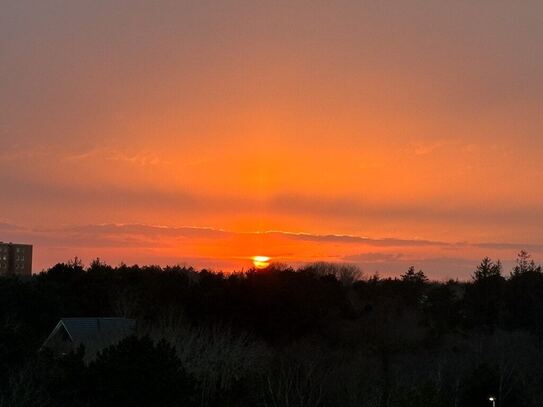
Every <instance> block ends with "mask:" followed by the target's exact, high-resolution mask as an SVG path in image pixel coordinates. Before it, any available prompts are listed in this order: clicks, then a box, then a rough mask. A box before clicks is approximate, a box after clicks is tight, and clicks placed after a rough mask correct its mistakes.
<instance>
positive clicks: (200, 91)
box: [0, 0, 543, 279]
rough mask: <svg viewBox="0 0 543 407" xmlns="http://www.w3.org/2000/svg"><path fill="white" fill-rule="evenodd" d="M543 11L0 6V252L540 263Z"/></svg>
mask: <svg viewBox="0 0 543 407" xmlns="http://www.w3.org/2000/svg"><path fill="white" fill-rule="evenodd" d="M542 38H543V3H542V2H540V1H528V0H527V1H522V2H513V1H501V0H497V1H450V2H442V1H367V2H365V1H341V0H340V1H319V0H312V1H293V0H289V1H279V0H278V1H257V0H250V1H249V0H247V1H207V0H194V1H138V0H126V1H105V0H104V1H98V0H93V1H81V0H79V1H73V0H70V1H68V0H66V1H60V0H59V1H53V0H35V1H25V0H0V146H1V147H0V240H3V241H16V242H24V243H32V244H34V245H35V249H34V250H35V256H34V271H39V270H41V269H42V268H44V267H49V266H51V265H53V264H54V263H56V262H59V261H65V260H67V259H69V258H72V257H74V256H76V255H77V256H79V257H81V258H83V260H84V261H85V262H87V263H88V262H89V261H90V260H91V259H92V258H96V257H100V258H102V259H103V260H105V261H107V262H109V263H112V264H118V263H119V262H121V261H124V262H126V263H129V264H132V263H136V262H137V263H140V264H162V265H166V264H177V263H180V264H187V265H194V266H196V267H198V268H200V267H211V268H213V269H215V270H224V271H231V270H234V269H238V270H239V269H241V268H248V267H250V266H251V261H250V258H251V257H252V256H255V255H264V256H270V257H271V258H272V259H273V260H275V261H280V262H283V263H288V264H292V265H299V264H303V263H305V262H312V261H317V260H325V261H333V262H350V263H357V264H359V265H360V266H361V267H362V269H363V271H364V272H365V273H366V274H367V275H368V274H372V273H374V272H375V271H379V272H380V274H381V275H398V274H399V273H400V272H402V271H404V270H405V269H406V268H407V267H408V266H409V265H411V264H414V265H415V266H416V267H417V268H422V269H423V270H424V271H425V272H426V273H427V274H428V275H429V276H430V277H432V278H435V279H444V278H449V277H452V278H457V277H458V278H461V279H463V278H468V277H469V273H470V271H471V270H472V269H473V268H474V266H475V265H476V264H477V263H478V262H479V261H480V259H481V258H482V257H483V256H485V255H488V256H491V257H493V258H500V259H502V260H503V261H504V262H505V263H506V265H507V266H509V265H510V263H511V261H513V260H514V258H515V256H516V253H517V251H518V250H520V249H521V248H525V249H527V250H528V251H530V252H531V253H532V255H533V257H534V258H535V259H536V260H540V261H543V193H542V192H541V184H542V182H541V180H542V179H543V159H542V154H541V152H542V151H543V150H542V149H543V111H542V110H543V75H542V72H543V41H542Z"/></svg>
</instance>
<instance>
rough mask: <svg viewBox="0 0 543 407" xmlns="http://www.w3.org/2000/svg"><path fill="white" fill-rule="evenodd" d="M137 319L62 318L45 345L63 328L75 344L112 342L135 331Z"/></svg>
mask: <svg viewBox="0 0 543 407" xmlns="http://www.w3.org/2000/svg"><path fill="white" fill-rule="evenodd" d="M135 326H136V320H134V319H127V318H62V319H61V320H60V321H59V322H58V324H57V325H56V326H55V328H54V329H53V331H52V332H51V334H50V335H49V337H48V338H47V339H46V340H45V342H44V344H43V346H47V344H48V342H49V341H50V340H51V339H52V338H53V337H55V335H56V334H57V333H59V332H61V331H62V330H63V329H64V330H65V331H66V333H67V334H68V336H69V338H70V340H71V342H72V343H74V344H77V345H79V344H84V345H88V344H89V343H91V342H96V341H101V342H112V341H115V340H119V339H121V338H122V337H124V336H127V335H130V334H131V333H133V331H134V329H135Z"/></svg>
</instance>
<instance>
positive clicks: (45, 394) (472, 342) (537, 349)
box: [0, 252, 543, 407]
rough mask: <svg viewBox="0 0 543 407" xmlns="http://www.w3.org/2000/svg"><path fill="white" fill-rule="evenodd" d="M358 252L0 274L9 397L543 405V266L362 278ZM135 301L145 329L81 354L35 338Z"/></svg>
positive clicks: (93, 401)
mask: <svg viewBox="0 0 543 407" xmlns="http://www.w3.org/2000/svg"><path fill="white" fill-rule="evenodd" d="M358 276H359V272H358V271H357V270H356V269H355V268H352V267H348V266H338V265H326V264H323V263H320V264H316V265H312V266H307V267H304V268H303V269H300V270H294V269H292V268H288V267H285V266H279V265H278V266H272V267H270V268H269V269H267V270H264V271H256V270H250V271H248V272H245V273H238V274H232V275H224V274H221V273H212V272H209V271H206V270H202V271H199V272H197V271H195V270H193V269H192V268H185V267H167V268H160V267H156V266H149V267H139V266H130V267H129V266H126V265H121V266H119V267H111V266H109V265H106V264H104V263H102V262H100V261H99V260H97V261H94V262H93V263H92V264H91V265H90V266H89V267H87V268H85V267H83V265H82V264H81V262H80V261H79V260H77V259H75V260H74V261H71V262H68V263H66V264H58V265H56V266H54V267H52V268H51V269H50V270H48V271H47V272H44V273H41V274H40V275H37V276H34V277H33V278H32V279H30V280H28V281H20V280H18V279H15V278H0V407H6V406H23V407H24V406H94V405H116V406H122V405H130V406H138V405H141V406H144V405H145V406H147V405H154V406H178V405H179V406H181V405H182V406H190V405H200V406H284V405H289V406H337V405H341V406H387V407H393V406H422V405H424V406H451V407H452V406H460V405H465V406H488V405H489V401H488V397H489V396H490V395H493V396H495V397H497V398H498V404H497V405H498V406H500V407H505V406H521V407H524V406H526V407H529V406H540V405H543V391H542V390H541V389H540V383H543V369H542V368H541V366H542V365H543V349H542V348H541V346H542V343H543V341H542V339H543V272H542V270H541V267H540V266H539V265H536V263H535V262H534V261H532V259H531V258H530V257H529V255H528V254H527V253H525V252H521V253H520V254H519V259H518V262H517V265H516V267H515V268H514V269H513V270H512V272H511V273H510V274H509V275H507V276H505V275H504V273H503V268H502V265H501V263H500V262H493V261H492V260H491V259H488V258H485V259H483V261H482V262H481V264H480V265H479V266H477V268H476V269H475V271H474V274H473V278H472V281H469V282H458V281H449V282H445V283H438V282H430V281H428V279H427V278H426V276H425V275H424V273H423V272H422V271H416V269H415V268H414V267H411V268H410V269H408V270H407V271H406V273H405V274H403V275H402V276H400V278H398V279H390V278H387V279H381V278H379V277H373V278H370V279H359V278H358ZM71 316H79V317H85V316H89V317H96V316H126V317H131V318H136V319H137V320H138V326H139V328H138V333H137V336H133V337H129V338H126V339H125V340H123V341H121V342H120V343H118V344H117V345H114V346H112V347H110V348H107V349H105V350H103V351H102V352H100V353H99V354H98V355H97V356H96V358H94V359H93V360H91V361H90V362H89V361H88V360H85V351H84V349H79V350H76V351H75V352H73V353H71V354H68V355H64V356H59V355H54V354H51V353H50V352H48V351H47V350H42V351H40V352H38V349H39V348H40V346H41V344H42V343H43V341H44V339H45V338H46V337H47V335H48V334H49V332H50V331H51V329H52V328H53V327H54V325H55V324H56V322H57V321H58V320H59V319H60V318H62V317H71Z"/></svg>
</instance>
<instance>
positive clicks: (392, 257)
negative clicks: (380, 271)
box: [344, 252, 405, 263]
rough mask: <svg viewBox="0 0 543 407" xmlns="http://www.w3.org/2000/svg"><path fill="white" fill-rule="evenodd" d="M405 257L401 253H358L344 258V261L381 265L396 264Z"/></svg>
mask: <svg viewBox="0 0 543 407" xmlns="http://www.w3.org/2000/svg"><path fill="white" fill-rule="evenodd" d="M404 257H405V255H404V254H402V253H374V252H371V253H358V254H352V255H349V256H345V257H344V259H345V260H346V261H353V262H356V263H382V262H398V261H401V260H402V259H403V258H404Z"/></svg>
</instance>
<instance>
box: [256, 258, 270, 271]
mask: <svg viewBox="0 0 543 407" xmlns="http://www.w3.org/2000/svg"><path fill="white" fill-rule="evenodd" d="M270 260H271V259H270V258H269V257H268V256H253V264H254V266H255V267H256V268H257V269H265V268H266V267H268V266H269V265H270Z"/></svg>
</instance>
